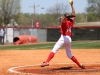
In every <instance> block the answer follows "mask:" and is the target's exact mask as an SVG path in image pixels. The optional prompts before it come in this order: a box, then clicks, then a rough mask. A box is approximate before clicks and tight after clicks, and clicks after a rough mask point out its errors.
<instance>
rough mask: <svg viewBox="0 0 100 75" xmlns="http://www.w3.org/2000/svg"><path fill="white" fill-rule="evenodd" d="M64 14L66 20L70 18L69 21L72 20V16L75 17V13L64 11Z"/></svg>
mask: <svg viewBox="0 0 100 75" xmlns="http://www.w3.org/2000/svg"><path fill="white" fill-rule="evenodd" d="M64 16H65V17H66V18H67V19H68V20H70V22H72V19H71V18H72V17H75V15H73V14H69V13H66V14H64Z"/></svg>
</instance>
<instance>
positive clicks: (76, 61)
mask: <svg viewBox="0 0 100 75" xmlns="http://www.w3.org/2000/svg"><path fill="white" fill-rule="evenodd" d="M71 60H72V61H73V62H75V63H76V64H77V65H78V66H81V64H80V63H79V61H78V60H77V59H76V58H75V57H74V56H73V57H72V58H71Z"/></svg>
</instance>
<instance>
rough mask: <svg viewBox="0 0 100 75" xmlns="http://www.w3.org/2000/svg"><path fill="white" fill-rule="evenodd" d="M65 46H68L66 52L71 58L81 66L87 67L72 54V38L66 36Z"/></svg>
mask: <svg viewBox="0 0 100 75" xmlns="http://www.w3.org/2000/svg"><path fill="white" fill-rule="evenodd" d="M65 47H66V54H67V56H68V58H70V59H71V60H72V61H73V62H75V63H76V64H77V65H78V66H79V67H81V68H83V69H84V68H85V67H84V66H83V65H82V64H81V63H80V62H79V61H78V60H77V59H76V57H75V56H73V55H72V52H71V38H70V37H68V36H66V37H65Z"/></svg>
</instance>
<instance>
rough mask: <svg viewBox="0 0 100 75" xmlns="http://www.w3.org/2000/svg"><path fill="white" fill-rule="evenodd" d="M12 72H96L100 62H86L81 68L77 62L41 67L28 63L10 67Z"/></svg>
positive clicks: (37, 73) (34, 74)
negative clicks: (83, 67)
mask: <svg viewBox="0 0 100 75" xmlns="http://www.w3.org/2000/svg"><path fill="white" fill-rule="evenodd" d="M9 71H10V72H12V73H16V74H31V75H40V74H43V75H45V74H46V75H53V74H62V73H65V74H67V73H70V72H71V73H72V72H73V73H76V72H77V73H79V72H83V73H86V72H87V73H92V72H93V73H94V72H100V64H85V69H81V68H79V67H78V66H77V65H76V64H52V65H50V66H46V67H41V66H40V64H38V65H27V66H18V67H12V68H10V69H9Z"/></svg>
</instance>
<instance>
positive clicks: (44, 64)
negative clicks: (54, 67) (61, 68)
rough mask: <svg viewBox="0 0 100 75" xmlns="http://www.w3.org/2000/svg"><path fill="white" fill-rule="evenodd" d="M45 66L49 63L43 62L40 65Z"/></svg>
mask: <svg viewBox="0 0 100 75" xmlns="http://www.w3.org/2000/svg"><path fill="white" fill-rule="evenodd" d="M45 66H49V63H46V62H43V64H42V65H41V67H45Z"/></svg>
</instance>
